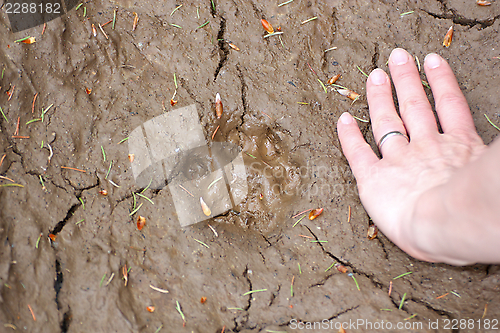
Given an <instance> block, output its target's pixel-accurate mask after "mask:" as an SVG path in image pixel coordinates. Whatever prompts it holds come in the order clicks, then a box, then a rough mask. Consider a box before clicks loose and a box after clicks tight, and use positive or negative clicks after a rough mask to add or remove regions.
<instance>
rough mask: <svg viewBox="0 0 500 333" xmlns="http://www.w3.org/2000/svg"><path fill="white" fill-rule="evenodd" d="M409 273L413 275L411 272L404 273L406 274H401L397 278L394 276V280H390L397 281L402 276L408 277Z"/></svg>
mask: <svg viewBox="0 0 500 333" xmlns="http://www.w3.org/2000/svg"><path fill="white" fill-rule="evenodd" d="M411 273H413V272H406V273H403V274H401V275H398V276H396V277H395V278H392V279H393V280H397V279H399V278H402V277H403V276H406V275H410V274H411Z"/></svg>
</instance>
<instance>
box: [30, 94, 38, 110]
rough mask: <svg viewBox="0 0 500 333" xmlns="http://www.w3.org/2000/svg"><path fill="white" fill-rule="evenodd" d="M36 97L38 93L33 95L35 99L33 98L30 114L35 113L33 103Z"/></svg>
mask: <svg viewBox="0 0 500 333" xmlns="http://www.w3.org/2000/svg"><path fill="white" fill-rule="evenodd" d="M37 96H38V93H36V94H35V97H33V104H32V105H31V113H35V101H36V98H37Z"/></svg>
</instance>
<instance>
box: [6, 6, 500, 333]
mask: <svg viewBox="0 0 500 333" xmlns="http://www.w3.org/2000/svg"><path fill="white" fill-rule="evenodd" d="M180 4H182V5H183V6H182V7H180V8H179V9H178V10H177V11H176V12H175V13H174V14H173V15H171V12H172V11H173V10H174V8H176V7H177V6H178V5H180ZM277 4H278V2H276V3H275V2H269V1H260V0H259V1H241V0H227V1H226V0H214V1H213V6H212V2H211V1H209V0H206V1H203V2H199V1H190V0H187V1H184V2H179V3H176V2H173V1H170V0H167V1H162V2H160V1H142V2H133V1H130V0H127V1H117V2H113V1H90V2H88V3H86V4H85V5H84V6H85V7H86V12H87V17H86V18H84V17H83V8H80V9H79V10H78V11H76V10H72V11H71V12H70V13H69V14H68V15H67V16H64V17H62V18H60V19H56V20H54V21H51V22H49V23H48V24H47V28H46V30H45V32H44V34H43V36H42V35H41V32H42V26H39V27H36V28H32V29H30V30H28V31H24V32H20V33H17V34H13V33H12V32H11V31H10V30H9V23H8V19H7V16H6V14H5V13H4V12H3V11H2V14H1V16H0V31H1V33H0V36H1V37H0V50H1V51H0V65H1V66H2V69H5V70H4V71H3V74H2V75H3V76H2V79H1V80H0V86H1V88H0V106H1V107H2V108H3V111H4V113H5V115H6V117H7V119H8V120H9V122H7V121H5V119H0V129H1V133H0V147H1V150H2V151H1V152H0V153H1V155H2V156H3V155H4V154H6V156H5V159H4V160H3V163H2V165H1V166H0V174H1V175H2V176H5V177H9V178H11V179H13V180H14V181H15V182H17V183H19V184H21V185H23V186H24V187H22V188H21V187H3V188H0V203H1V210H0V236H1V242H0V246H1V248H0V281H1V285H0V290H1V294H0V296H1V297H0V308H1V311H0V321H1V324H2V325H1V326H0V327H1V328H0V331H2V332H10V331H13V328H14V327H15V328H17V330H16V331H26V332H157V331H158V329H159V328H160V327H161V330H160V332H214V333H215V332H221V331H222V330H224V332H269V331H283V332H291V331H294V330H292V329H291V326H289V323H290V322H291V321H292V320H300V321H311V322H312V321H321V320H323V319H330V320H335V321H342V322H345V321H349V320H357V319H364V320H367V321H371V322H376V321H381V320H384V322H387V321H391V322H393V323H396V322H402V321H403V320H404V319H406V318H408V317H410V316H412V315H414V314H417V315H416V317H414V318H412V319H409V320H407V321H406V322H418V321H422V322H423V323H424V328H425V329H424V330H421V331H433V330H430V329H427V328H428V327H427V323H428V321H429V320H433V321H434V320H436V319H441V320H443V319H474V320H478V319H481V318H482V316H483V314H484V313H485V305H486V304H487V311H486V314H485V318H486V319H490V320H492V319H500V309H499V305H500V297H499V296H500V291H499V282H500V281H499V280H500V269H499V266H496V265H489V266H487V265H474V266H469V267H452V266H447V265H442V264H429V263H425V262H420V261H418V260H414V259H413V258H410V257H408V256H407V255H406V254H405V253H403V252H401V251H400V250H399V249H398V248H396V247H395V246H394V245H393V244H392V243H391V242H390V241H388V240H387V238H385V237H384V236H383V235H381V234H379V235H378V237H377V238H376V239H374V240H372V241H370V240H368V239H367V238H366V233H367V229H368V226H369V217H368V216H367V214H366V213H365V211H364V210H363V207H362V205H361V204H360V202H359V198H358V196H357V193H356V188H355V186H356V184H355V180H354V178H353V175H352V173H351V171H350V169H349V167H348V165H347V162H346V160H345V158H344V157H343V155H342V152H341V150H340V145H339V141H338V137H337V133H336V130H335V123H336V120H337V119H338V117H339V116H340V114H341V113H342V112H343V111H346V110H347V111H350V112H351V113H352V114H354V115H355V116H358V117H360V118H364V119H367V117H368V108H367V103H366V98H365V97H364V93H365V77H364V76H363V75H362V74H361V73H360V71H358V69H357V68H356V66H359V67H360V68H361V69H363V70H364V71H365V72H370V71H371V70H373V69H374V68H376V67H381V68H383V69H387V66H386V61H387V58H388V55H389V53H390V52H391V50H392V49H393V48H394V47H404V48H406V49H407V50H408V51H409V52H410V53H412V54H413V55H415V56H416V57H418V58H419V59H420V61H422V60H423V59H424V56H425V55H426V54H427V53H429V52H437V53H439V54H441V55H442V56H443V57H444V58H446V59H447V60H448V61H449V62H450V64H451V66H452V68H453V70H454V71H455V73H456V74H457V78H458V81H459V84H460V87H461V88H462V89H463V91H464V93H465V95H466V97H467V100H468V101H469V103H470V107H471V111H472V113H473V117H474V121H475V123H476V126H477V128H478V131H479V133H480V135H481V137H482V138H483V140H484V141H485V143H490V142H492V141H493V139H494V138H495V137H496V136H497V135H498V132H496V130H495V129H494V128H493V127H491V125H489V124H488V123H487V121H486V119H485V117H484V114H486V115H488V116H489V118H490V119H491V120H492V121H493V122H494V123H496V124H499V123H500V115H499V110H500V100H499V95H498V83H499V81H498V71H499V70H500V60H498V56H499V50H498V44H499V37H498V32H499V22H500V20H498V18H499V15H500V2H498V1H495V2H493V5H491V6H489V7H479V6H476V5H475V3H474V1H468V2H467V3H466V2H464V1H446V0H440V1H383V0H380V1H334V0H331V1H327V0H325V1H313V0H311V1H302V0H295V1H293V2H291V3H290V4H287V5H285V6H282V7H278V6H277ZM115 8H118V11H117V20H116V29H115V30H113V29H112V27H111V24H108V25H106V26H105V27H104V28H103V29H104V30H105V31H106V33H107V35H108V36H109V39H106V38H105V37H104V35H103V34H102V33H101V32H100V31H99V30H98V31H97V37H94V36H93V35H92V28H91V24H92V23H94V24H95V25H96V26H97V24H98V23H100V24H101V25H102V24H104V23H105V22H107V21H109V20H110V19H112V18H113V11H114V9H115ZM409 11H413V13H411V14H408V15H404V16H401V15H400V14H402V13H406V12H409ZM134 12H135V13H137V14H138V17H139V23H138V27H137V29H136V30H135V31H131V30H132V24H133V18H134V14H133V13H134ZM198 15H199V16H198ZM314 16H317V17H318V18H317V19H316V20H314V21H311V22H308V23H305V24H301V23H300V22H302V21H304V20H306V19H308V18H311V17H314ZM261 18H265V19H267V20H268V21H269V22H271V24H273V26H274V27H278V26H281V28H282V31H283V32H284V33H283V34H282V35H281V37H282V42H283V44H282V43H281V41H280V40H279V39H278V38H277V37H270V38H265V39H264V38H263V36H264V31H263V29H262V26H261V23H260V19H261ZM206 21H210V23H209V24H207V25H206V26H204V27H203V28H200V29H196V27H198V26H200V25H202V24H203V23H204V22H206ZM171 24H176V25H179V26H181V27H182V28H178V27H175V26H172V25H171ZM452 24H453V25H454V28H455V35H454V40H453V42H452V45H451V47H450V48H448V49H446V48H443V47H442V45H441V43H442V39H443V36H444V34H445V33H446V31H447V29H448V28H449V27H450V26H451V25H452ZM27 35H31V36H36V38H37V42H36V43H35V44H32V45H25V44H18V43H14V42H13V41H14V40H16V39H19V38H22V37H24V36H27ZM228 42H231V43H233V44H234V45H236V46H238V47H239V48H240V51H235V50H233V49H232V48H230V46H229V44H228ZM331 47H337V49H335V50H330V51H328V52H325V50H326V49H329V48H331ZM495 57H496V58H495ZM309 66H310V67H311V68H312V69H314V72H313V71H311V69H310V68H309ZM174 73H175V75H176V78H177V83H178V89H177V95H176V100H178V104H177V105H175V106H173V107H171V106H170V104H169V100H170V98H171V96H172V95H173V93H174V90H175V86H174V80H173V77H174ZM338 73H340V74H342V78H341V80H340V81H339V82H338V83H339V84H341V85H344V86H347V87H349V88H350V89H352V90H354V91H356V92H358V93H360V94H361V95H362V98H361V99H360V100H358V101H356V102H355V103H351V101H350V100H347V99H346V98H344V97H342V96H340V95H339V94H337V93H336V92H334V91H330V89H328V92H327V93H326V94H325V92H324V91H323V88H322V87H321V85H320V84H319V82H318V81H317V79H320V80H321V81H323V82H326V80H328V79H329V78H330V77H332V76H333V75H335V74H338ZM422 78H423V79H425V76H424V74H422ZM14 85H15V90H14V93H13V96H12V98H11V99H10V100H8V95H7V94H6V92H7V91H9V92H10V91H11V90H12V87H13V86H14ZM85 88H88V89H92V92H91V94H87V93H86V90H85ZM217 92H219V93H220V94H221V96H222V99H223V103H224V116H223V118H222V120H221V122H218V121H217V119H216V116H215V112H214V97H215V94H216V93H217ZM426 92H427V94H428V95H429V97H431V96H430V91H429V90H426ZM35 93H38V97H37V100H36V103H35V115H33V114H31V106H32V101H33V96H34V95H35ZM297 102H304V103H307V104H298V103H297ZM193 103H195V104H196V106H197V109H198V112H199V114H200V121H201V124H202V126H203V128H204V131H205V134H206V137H207V140H208V141H210V137H211V135H212V133H213V131H214V130H215V128H216V127H217V125H218V124H222V125H221V128H220V130H219V132H218V134H217V135H216V137H215V138H214V140H215V141H225V140H227V141H231V142H234V143H237V144H238V145H240V147H242V148H244V149H247V150H248V152H249V153H250V154H251V155H253V156H255V157H256V159H253V158H252V157H250V156H248V155H246V156H245V162H246V163H247V166H250V165H251V164H252V163H257V164H255V167H254V168H253V169H252V170H251V172H249V177H248V182H249V184H250V186H249V194H248V198H247V200H246V201H245V202H244V203H243V204H242V205H240V206H239V207H236V208H235V209H234V210H232V211H230V212H228V213H226V214H224V215H222V216H218V217H216V218H213V219H210V220H209V221H207V222H202V223H199V224H196V225H193V226H190V227H186V228H181V227H180V226H179V223H178V221H177V218H176V213H175V208H174V206H173V203H172V198H171V194H170V193H169V191H168V189H167V188H164V189H159V190H151V189H148V190H146V191H145V192H144V193H143V194H144V195H146V196H147V197H148V198H150V199H151V200H152V202H154V205H153V204H151V203H149V202H148V201H147V200H145V199H143V198H138V200H139V202H140V203H142V204H143V205H142V207H141V209H140V211H139V214H140V215H142V216H144V217H145V218H146V219H147V222H146V226H145V227H144V228H143V229H142V230H141V231H138V230H137V227H136V224H135V221H136V218H137V214H135V215H133V216H132V217H131V216H130V215H129V214H130V213H131V211H132V210H133V205H134V204H133V195H132V193H135V192H140V191H142V190H143V189H142V188H138V187H137V186H136V185H135V182H134V178H133V175H132V171H131V169H130V162H129V160H128V158H127V154H128V151H127V144H126V143H124V144H118V142H120V140H122V139H124V138H126V137H127V136H128V134H129V133H130V132H131V131H132V130H133V129H134V128H136V127H137V126H139V125H140V124H142V123H144V122H145V121H147V120H149V119H151V118H153V117H156V116H158V115H161V114H162V113H163V112H169V111H170V110H172V109H174V108H177V107H182V106H187V105H190V104H193ZM50 104H53V107H52V108H51V109H50V110H49V111H48V112H47V113H46V115H45V119H44V122H41V121H39V122H35V123H31V124H29V125H25V124H26V122H28V121H29V120H31V119H33V118H34V117H38V116H39V114H40V112H41V109H42V108H46V107H47V106H48V105H50ZM18 117H20V130H19V135H25V136H29V139H16V138H12V134H13V133H14V131H15V127H16V122H17V119H18ZM360 127H361V129H362V132H363V133H364V135H365V137H366V139H367V140H368V142H369V143H370V144H371V145H372V146H373V147H374V146H375V145H374V142H373V137H372V135H371V128H370V125H369V124H368V123H360ZM42 141H43V142H44V144H43V147H42ZM49 145H50V148H49ZM101 146H102V147H103V149H104V151H105V153H106V158H107V159H106V161H105V162H104V161H103V154H102V151H101ZM41 147H42V148H41ZM51 150H53V156H52V158H51V160H50V163H49V161H48V157H49V155H50V154H51ZM111 161H112V162H113V164H112V168H111V169H110V171H109V175H107V174H108V169H109V165H110V164H109V163H110V162H111ZM264 162H265V163H268V164H269V165H270V166H271V167H272V168H273V170H278V171H279V170H280V171H281V173H280V174H278V175H273V176H272V177H270V176H265V175H264V174H263V170H264V168H265V167H267V165H266V164H265V163H264ZM62 166H69V167H74V168H79V169H82V170H84V171H85V173H83V172H78V171H74V170H70V169H63V168H61V167H62ZM303 170H305V172H303ZM40 177H41V178H42V179H43V182H44V186H45V187H42V184H41V183H40ZM108 180H111V181H112V182H114V183H116V184H118V185H119V186H120V187H115V186H113V185H112V184H111V183H110V182H109V181H108ZM5 183H8V181H5V180H2V184H5ZM272 184H279V185H281V186H280V187H278V189H279V190H278V191H277V192H273V190H268V191H267V192H266V188H267V189H270V188H272V186H271V185H272ZM290 184H291V185H290ZM286 185H290V186H289V189H292V190H293V191H292V192H294V193H295V195H294V196H287V195H285V193H284V192H280V191H283V190H284V189H285V187H286ZM104 189H105V190H107V191H108V195H107V196H102V195H101V194H99V191H101V190H104ZM297 189H299V190H297ZM263 192H264V193H265V195H264V198H263V200H262V201H260V193H263ZM316 207H323V208H324V212H323V214H322V215H321V216H320V217H318V218H317V219H315V220H313V221H309V220H308V219H307V218H306V219H304V220H302V221H301V223H299V224H298V225H297V226H295V227H292V225H293V224H294V223H295V222H296V221H297V219H291V218H290V217H291V216H292V215H294V214H296V213H298V212H300V211H303V210H306V209H310V208H316ZM349 207H350V209H351V216H350V221H349V222H348V211H349ZM82 220H83V221H82ZM208 224H210V225H211V226H212V227H213V228H214V229H215V230H216V231H217V233H218V236H216V235H215V234H214V233H213V232H212V230H211V229H210V228H209V226H208ZM49 234H54V235H56V238H55V241H50V240H49V238H48V235H49ZM40 235H41V237H40ZM195 240H199V241H201V242H203V243H205V244H206V245H207V246H208V247H205V246H203V245H202V244H201V243H198V242H197V241H195ZM319 241H328V242H319ZM334 262H339V263H341V264H342V265H344V266H345V267H347V268H348V272H350V273H353V274H354V277H355V278H356V280H357V282H358V283H359V286H360V291H358V290H357V288H356V285H355V283H354V280H353V279H352V278H351V277H349V276H348V275H347V274H343V273H341V272H339V271H337V270H336V269H335V268H331V269H329V270H327V269H328V268H329V267H330V266H331V265H332V264H333V263H334ZM125 266H126V267H127V268H130V271H129V273H128V283H127V285H126V286H125V283H124V282H125V281H124V279H122V276H123V275H122V272H123V267H125ZM406 272H413V273H412V274H409V275H406V276H404V277H402V278H399V279H396V280H393V278H394V277H396V276H398V275H400V274H403V273H406ZM292 281H293V296H292V295H291V290H290V289H291V288H290V287H291V284H292ZM391 282H392V293H391V295H388V289H389V288H390V283H391ZM150 285H152V286H155V287H157V288H161V289H165V290H168V291H169V293H168V294H165V293H161V292H158V291H155V290H153V289H152V288H151V287H150ZM261 289H265V291H261V292H255V293H252V294H248V295H244V294H245V293H246V292H248V291H255V290H261ZM452 291H453V292H454V293H456V294H458V295H460V297H458V296H455V295H454V294H453V293H451V292H452ZM446 293H449V294H448V295H446V296H445V297H442V298H438V299H437V297H438V296H440V295H444V294H446ZM405 294H406V295H405ZM403 295H405V301H404V303H403V305H402V307H401V309H398V308H399V307H400V304H401V299H402V297H403ZM202 297H206V302H205V303H201V302H200V299H201V298H202ZM176 302H179V304H180V307H181V309H182V312H183V314H184V315H185V320H186V321H185V326H183V320H182V318H181V315H180V314H179V312H178V311H177V310H176V305H177V303H176ZM28 305H29V306H30V307H31V309H32V310H33V314H34V315H35V316H36V321H35V320H34V318H33V316H32V314H31V313H30V309H29V307H28ZM148 306H154V307H155V311H154V312H152V313H150V312H148V311H147V307H148ZM381 309H386V310H381ZM442 323H443V322H441V324H442ZM310 331H318V330H310ZM347 331H348V332H350V331H352V330H349V329H348V330H347ZM359 331H363V330H359ZM364 331H369V330H364ZM385 331H388V332H389V331H391V330H385ZM393 331H396V330H393ZM400 331H401V330H400ZM404 331H412V330H411V329H407V330H404ZM415 331H416V330H415ZM438 331H440V332H445V331H450V330H446V329H445V328H444V327H443V326H442V325H441V327H440V329H439V330H438ZM454 331H455V332H465V331H477V332H480V331H487V330H484V329H481V330H479V329H477V326H476V329H471V330H469V329H460V328H458V329H457V330H454Z"/></svg>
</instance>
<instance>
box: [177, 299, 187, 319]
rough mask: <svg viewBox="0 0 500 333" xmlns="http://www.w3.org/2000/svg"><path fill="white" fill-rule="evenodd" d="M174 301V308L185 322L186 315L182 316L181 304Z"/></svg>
mask: <svg viewBox="0 0 500 333" xmlns="http://www.w3.org/2000/svg"><path fill="white" fill-rule="evenodd" d="M175 303H176V307H175V309H176V310H177V312H179V314H180V315H181V317H182V321H183V322H184V323H185V322H186V317H185V316H184V313H182V309H181V305H180V304H179V301H175Z"/></svg>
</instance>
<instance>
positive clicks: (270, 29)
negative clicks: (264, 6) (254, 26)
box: [260, 19, 274, 34]
mask: <svg viewBox="0 0 500 333" xmlns="http://www.w3.org/2000/svg"><path fill="white" fill-rule="evenodd" d="M260 23H262V26H263V27H264V30H266V31H267V32H268V33H270V34H272V33H273V32H274V28H273V26H272V25H271V23H269V22H267V21H266V20H264V19H261V20H260Z"/></svg>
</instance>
